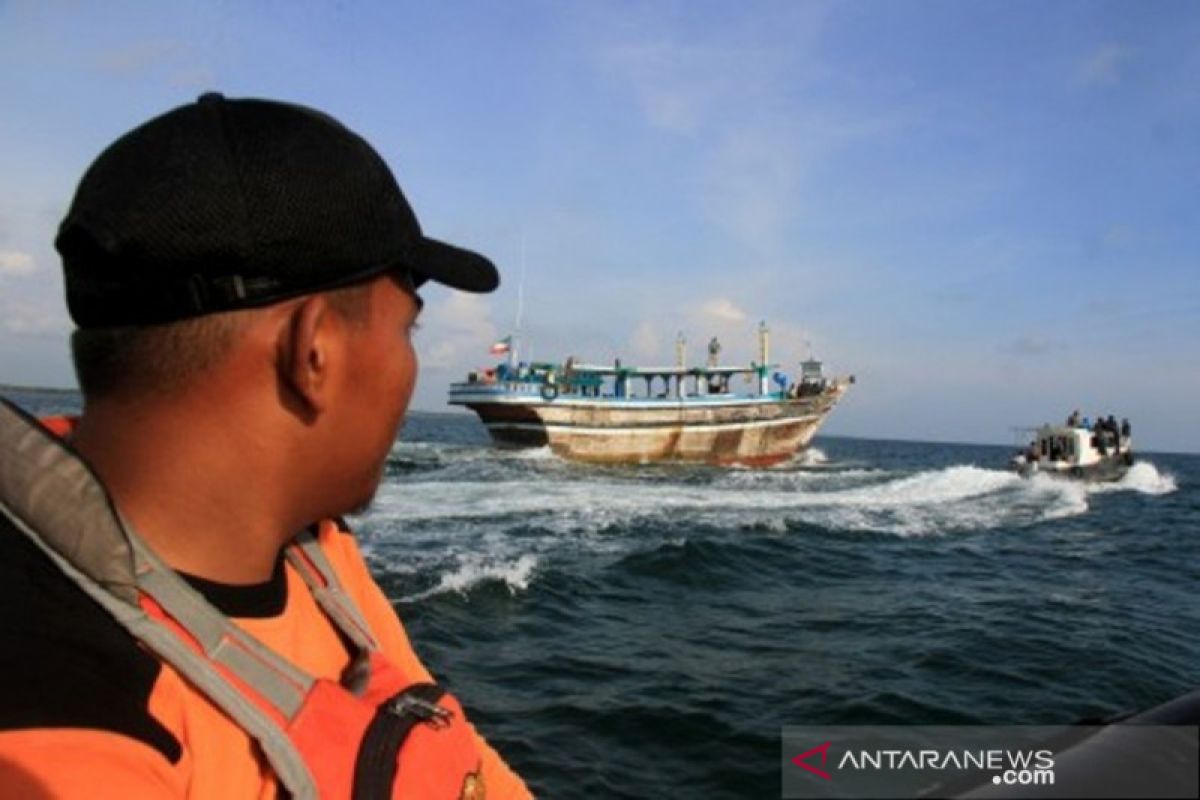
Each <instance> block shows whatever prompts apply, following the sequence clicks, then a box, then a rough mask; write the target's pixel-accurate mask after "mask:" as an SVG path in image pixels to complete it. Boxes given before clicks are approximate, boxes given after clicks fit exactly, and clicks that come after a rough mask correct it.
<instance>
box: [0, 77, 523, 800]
mask: <svg viewBox="0 0 1200 800" xmlns="http://www.w3.org/2000/svg"><path fill="white" fill-rule="evenodd" d="M56 246H57V248H58V250H59V252H60V253H61V255H62V259H63V268H64V275H65V283H66V294H67V305H68V308H69V311H70V314H71V317H72V318H73V320H74V321H75V323H76V325H77V326H78V329H77V330H76V332H75V333H74V335H73V338H72V348H73V355H74V360H75V366H76V372H77V375H78V378H79V383H80V387H81V391H82V395H83V400H84V407H83V413H82V415H81V416H80V417H79V418H78V419H65V418H59V419H56V420H48V421H46V422H44V423H39V422H38V421H37V420H33V419H31V418H29V417H28V416H26V415H25V414H24V413H23V412H20V411H19V410H18V409H16V408H15V407H13V406H11V405H7V404H2V405H0V511H2V513H0V595H2V597H0V604H2V605H3V607H4V608H5V609H8V611H6V613H5V614H4V615H3V621H2V622H0V674H3V677H4V681H3V685H4V689H3V698H2V699H0V787H3V788H2V793H3V795H4V796H5V797H30V798H47V797H89V798H130V797H137V798H165V797H191V798H249V797H261V798H267V797H277V796H290V797H292V798H297V799H299V798H351V797H353V798H359V797H400V796H403V797H406V798H407V797H412V798H429V797H438V798H471V799H473V800H478V799H479V798H483V797H490V798H493V799H494V798H501V797H504V798H507V797H514V798H517V797H528V796H529V791H528V789H527V788H526V787H525V785H524V783H523V782H522V781H521V779H520V778H519V777H517V776H516V775H515V774H514V773H513V772H512V770H511V769H509V767H508V766H507V765H506V764H505V763H504V761H503V760H502V759H501V758H500V756H499V755H497V753H496V752H495V751H494V750H493V749H492V748H491V747H490V746H489V745H488V744H487V742H485V741H484V739H483V738H482V737H481V736H480V735H479V734H478V733H477V732H476V731H475V729H474V728H473V727H472V726H471V724H470V723H469V722H468V721H467V719H466V716H465V714H464V712H463V709H462V707H461V706H460V705H459V703H458V701H457V700H455V699H454V698H453V696H451V695H450V694H448V693H446V691H445V690H444V689H443V688H442V687H441V686H439V685H437V684H436V683H435V682H434V680H433V678H432V676H431V675H430V673H429V671H428V670H427V669H426V668H425V666H424V665H423V664H422V663H421V661H420V660H419V659H418V658H417V656H416V654H415V653H414V652H413V649H412V647H411V646H410V644H409V641H408V638H407V636H406V634H405V631H404V628H403V627H402V625H401V623H400V621H399V619H398V618H397V616H396V613H395V611H394V610H393V608H392V606H391V604H390V603H389V602H388V600H387V598H386V597H385V596H384V594H383V592H382V591H381V590H380V588H379V586H378V585H377V584H376V583H375V581H374V580H373V579H372V577H371V575H370V573H369V571H368V569H367V565H366V563H365V562H364V560H363V556H362V554H361V552H360V551H359V548H358V545H357V543H356V541H355V538H354V535H353V534H352V533H351V532H350V530H349V528H348V527H347V526H346V524H345V522H344V521H342V520H341V518H340V515H341V514H345V513H348V512H351V511H353V510H356V509H360V508H362V507H364V506H365V504H367V503H368V502H369V501H370V500H371V498H372V496H373V494H374V493H375V491H376V489H377V487H378V485H379V482H380V479H381V476H382V474H383V470H384V466H385V462H386V460H387V457H388V453H389V451H390V449H391V447H392V445H393V443H394V441H395V436H396V432H397V428H398V426H399V425H400V423H401V420H402V419H403V417H404V414H405V411H406V409H407V406H408V402H409V399H410V398H411V396H412V391H413V386H414V382H415V380H416V376H417V360H416V355H415V352H414V349H413V343H412V340H411V335H412V331H413V328H414V326H415V322H416V318H417V315H418V313H419V311H420V308H421V305H422V301H421V299H420V297H419V296H418V295H417V289H418V287H419V286H420V285H421V284H422V283H424V282H425V281H427V280H433V281H437V282H440V283H444V284H446V285H448V286H451V287H455V288H458V289H463V290H466V291H473V292H487V291H491V290H492V289H494V288H495V287H496V286H497V284H498V282H499V276H498V275H497V272H496V269H495V267H494V266H493V265H492V263H491V262H490V261H488V260H487V259H486V258H484V257H483V256H480V255H477V254H475V253H472V252H470V251H467V250H463V249H460V248H457V247H454V246H451V245H448V244H443V243H441V242H438V241H435V240H433V239H430V238H427V237H426V236H424V234H423V233H422V231H421V228H420V226H419V225H418V223H417V220H416V217H415V216H414V215H413V212H412V210H411V208H410V207H409V205H408V202H407V201H406V199H405V198H404V195H403V194H402V193H401V191H400V188H399V186H397V184H396V181H395V179H394V178H393V176H392V174H391V172H390V170H389V169H388V167H387V166H386V164H385V163H384V162H383V160H382V159H381V158H380V156H379V155H378V154H377V153H376V152H375V150H374V149H372V148H371V146H370V145H369V144H367V142H366V141H365V140H363V139H362V138H360V137H359V136H358V135H357V134H355V133H353V132H352V131H350V130H349V129H347V128H345V127H344V126H342V125H341V124H340V123H339V122H337V121H336V120H334V119H332V118H331V117H329V116H326V115H325V114H323V113H321V112H318V111H315V110H312V109H309V108H304V107H301V106H297V105H290V104H286V103H280V102H273V101H266V100H249V99H247V100H234V99H226V98H224V97H222V96H221V95H218V94H212V93H210V94H206V95H204V96H202V97H201V98H200V99H199V100H198V101H197V102H195V103H192V104H189V105H185V106H182V107H179V108H176V109H174V110H172V111H170V112H168V113H166V114H164V115H162V116H159V117H156V118H155V119H153V120H150V121H149V122H147V123H145V124H144V125H141V126H139V127H138V128H135V129H134V130H133V131H131V132H129V133H127V134H126V135H124V136H122V137H121V138H120V139H118V140H117V141H116V142H115V143H114V144H112V145H111V146H110V147H109V148H108V149H106V150H105V151H104V152H103V153H102V154H101V155H100V156H99V157H98V158H97V159H96V161H95V162H94V163H93V164H92V166H91V167H90V168H89V169H88V170H87V172H86V173H85V175H84V176H83V178H82V180H81V182H80V184H79V187H78V189H77V191H76V194H75V198H74V201H73V203H72V205H71V207H70V209H69V211H68V212H67V216H66V218H65V219H64V221H63V223H62V225H61V227H60V229H59V234H58V237H57V239H56Z"/></svg>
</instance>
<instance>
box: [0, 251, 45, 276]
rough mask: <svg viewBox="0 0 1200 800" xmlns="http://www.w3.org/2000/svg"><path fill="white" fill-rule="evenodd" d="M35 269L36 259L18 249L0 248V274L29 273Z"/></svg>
mask: <svg viewBox="0 0 1200 800" xmlns="http://www.w3.org/2000/svg"><path fill="white" fill-rule="evenodd" d="M36 270H37V261H36V260H34V257H33V256H32V255H30V254H29V253H23V252H21V251H19V250H0V275H29V274H31V273H33V272H34V271H36Z"/></svg>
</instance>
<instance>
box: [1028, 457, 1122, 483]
mask: <svg viewBox="0 0 1200 800" xmlns="http://www.w3.org/2000/svg"><path fill="white" fill-rule="evenodd" d="M1132 465H1133V454H1132V453H1129V452H1123V453H1120V454H1117V455H1111V456H1108V457H1106V458H1103V459H1101V460H1100V461H1097V462H1096V463H1094V464H1086V465H1066V464H1064V465H1062V466H1061V467H1056V466H1053V465H1040V464H1038V463H1037V462H1029V461H1022V462H1014V463H1013V465H1012V469H1013V470H1014V471H1015V472H1016V473H1017V474H1018V475H1020V476H1021V477H1022V478H1032V477H1034V476H1035V475H1049V476H1051V477H1055V478H1067V479H1070V480H1077V481H1087V482H1093V483H1109V482H1112V481H1119V480H1121V478H1123V477H1125V473H1126V472H1128V471H1129V468H1130V467H1131V466H1132Z"/></svg>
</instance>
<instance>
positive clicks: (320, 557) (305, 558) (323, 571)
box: [287, 531, 379, 650]
mask: <svg viewBox="0 0 1200 800" xmlns="http://www.w3.org/2000/svg"><path fill="white" fill-rule="evenodd" d="M297 549H298V550H299V551H300V552H296V550H297ZM287 558H288V561H290V562H291V564H292V566H293V567H295V568H296V571H297V572H299V573H300V576H301V577H302V578H304V582H305V583H307V584H308V588H309V590H310V591H311V592H312V593H313V597H315V598H316V600H317V603H319V604H320V606H321V608H322V609H323V610H324V611H325V613H326V614H327V615H329V618H330V619H332V620H333V622H334V624H336V625H337V626H338V627H339V628H340V629H341V630H342V633H344V634H346V636H347V637H349V639H350V641H352V642H354V644H356V645H357V646H358V648H359V649H360V650H378V649H379V644H378V643H377V642H376V641H375V637H374V636H373V635H372V634H371V628H370V626H368V625H367V621H366V620H365V619H364V618H363V616H362V612H360V611H359V610H358V605H357V604H355V602H354V601H353V600H352V599H350V595H349V594H347V593H346V590H345V589H344V588H342V583H341V581H340V580H338V576H337V573H336V572H335V571H334V569H333V565H332V564H330V563H329V559H328V558H326V557H325V552H324V551H323V550H322V549H321V545H320V544H319V543H318V542H317V539H316V537H315V536H313V534H312V533H311V532H309V531H304V532H303V533H301V534H299V535H298V536H297V537H296V538H295V539H294V540H293V546H292V547H289V548H288V549H287ZM313 569H316V571H317V574H316V575H314V574H313Z"/></svg>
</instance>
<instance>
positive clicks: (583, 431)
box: [452, 383, 846, 467]
mask: <svg viewBox="0 0 1200 800" xmlns="http://www.w3.org/2000/svg"><path fill="white" fill-rule="evenodd" d="M845 390H846V384H844V383H834V384H832V385H831V386H830V387H829V388H827V389H826V390H825V391H823V392H821V393H820V394H817V395H813V396H809V397H801V398H792V399H772V398H744V399H731V400H729V401H721V400H708V399H706V400H703V401H700V400H695V399H688V400H665V399H664V400H655V401H647V402H641V403H631V402H624V401H613V400H611V399H600V398H594V399H586V398H582V399H579V398H570V399H568V398H562V399H559V398H555V399H552V400H546V399H543V398H540V397H539V398H529V397H525V398H503V397H496V398H492V399H487V400H483V399H482V398H481V399H478V400H476V401H474V402H471V401H469V399H468V398H461V399H460V400H459V401H458V402H459V403H461V404H462V405H466V406H467V407H468V408H470V409H471V410H473V411H474V412H475V413H476V414H478V415H479V418H480V420H481V421H482V422H483V424H484V425H485V426H487V429H488V431H489V432H490V433H491V435H492V438H493V439H494V440H495V441H496V442H497V443H498V444H502V445H509V446H518V447H531V446H532V447H538V446H545V445H548V446H549V447H550V449H551V450H552V451H553V452H554V453H555V454H556V455H558V456H561V457H563V458H567V459H571V460H575V461H584V462H590V463H600V464H643V463H650V462H656V461H676V462H689V463H707V464H742V465H747V466H759V467H762V466H771V465H772V464H778V463H780V462H782V461H786V460H788V459H790V458H792V457H793V456H795V455H796V453H798V452H800V451H802V450H803V449H804V448H805V447H807V446H808V444H809V442H811V441H812V438H813V436H814V435H815V434H816V432H817V429H818V428H819V427H820V425H821V423H822V422H823V421H824V419H825V416H826V415H827V414H828V413H829V411H830V410H831V409H832V408H833V407H834V405H835V404H836V403H837V401H838V400H839V399H840V397H841V395H842V394H843V393H844V392H845ZM452 402H454V401H452Z"/></svg>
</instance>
